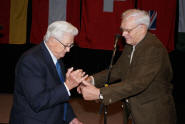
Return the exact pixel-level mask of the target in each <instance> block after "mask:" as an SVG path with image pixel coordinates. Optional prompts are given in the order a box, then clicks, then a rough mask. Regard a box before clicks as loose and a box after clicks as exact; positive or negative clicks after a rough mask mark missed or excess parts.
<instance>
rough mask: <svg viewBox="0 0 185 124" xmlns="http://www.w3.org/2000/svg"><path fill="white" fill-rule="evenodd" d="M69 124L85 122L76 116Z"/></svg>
mask: <svg viewBox="0 0 185 124" xmlns="http://www.w3.org/2000/svg"><path fill="white" fill-rule="evenodd" d="M69 124H83V123H82V122H80V121H79V120H78V119H77V118H74V119H73V120H72V121H71V122H70V123H69Z"/></svg>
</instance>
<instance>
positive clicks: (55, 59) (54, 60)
mask: <svg viewBox="0 0 185 124" xmlns="http://www.w3.org/2000/svg"><path fill="white" fill-rule="evenodd" d="M44 45H45V46H46V48H47V50H48V51H49V54H50V56H51V58H52V60H53V62H54V64H55V65H56V63H57V58H56V57H55V56H54V55H53V53H52V52H51V50H50V49H49V48H48V46H47V44H46V42H45V41H44Z"/></svg>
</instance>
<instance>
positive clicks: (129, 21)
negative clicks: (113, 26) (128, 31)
mask: <svg viewBox="0 0 185 124" xmlns="http://www.w3.org/2000/svg"><path fill="white" fill-rule="evenodd" d="M133 25H135V20H134V19H132V18H130V19H123V20H122V22H121V27H122V28H125V27H130V26H133Z"/></svg>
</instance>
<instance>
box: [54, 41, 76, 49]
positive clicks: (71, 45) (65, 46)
mask: <svg viewBox="0 0 185 124" xmlns="http://www.w3.org/2000/svg"><path fill="white" fill-rule="evenodd" d="M55 40H57V41H58V42H59V43H60V44H62V46H64V49H66V48H67V47H68V48H71V47H73V46H74V43H72V44H70V45H65V44H63V43H62V42H61V41H59V40H58V39H57V38H55Z"/></svg>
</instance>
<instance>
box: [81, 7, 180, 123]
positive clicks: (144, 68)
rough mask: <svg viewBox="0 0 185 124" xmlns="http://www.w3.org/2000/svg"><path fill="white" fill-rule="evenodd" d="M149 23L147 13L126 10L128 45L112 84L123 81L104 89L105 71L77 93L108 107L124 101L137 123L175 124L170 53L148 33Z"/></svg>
mask: <svg viewBox="0 0 185 124" xmlns="http://www.w3.org/2000/svg"><path fill="white" fill-rule="evenodd" d="M149 22H150V18H149V15H148V13H147V12H145V11H142V10H137V9H131V10H127V11H125V12H124V13H123V14H122V22H121V29H122V31H123V33H122V36H123V37H124V38H125V40H126V43H127V44H126V45H125V47H124V49H123V52H122V55H121V56H120V58H119V60H118V61H117V63H116V64H115V65H114V66H113V68H112V72H111V81H116V80H121V81H120V82H118V83H114V84H111V85H109V86H108V87H104V83H105V82H106V76H107V70H105V71H102V72H99V73H97V74H95V75H93V76H90V77H89V78H88V79H87V81H84V82H83V85H81V86H80V87H78V92H79V93H82V94H83V97H84V99H85V100H97V99H101V100H102V102H103V103H104V104H105V105H109V104H111V103H114V102H116V101H119V100H122V99H124V100H125V102H124V103H125V104H124V108H125V109H127V110H129V111H130V115H131V117H132V121H133V122H134V124H175V123H176V112H175V107H174V101H173V97H172V86H171V83H170V81H171V80H172V68H171V64H170V61H169V57H168V52H167V50H166V49H165V48H164V46H163V45H162V43H161V42H160V41H159V39H158V38H157V37H156V36H155V35H153V34H151V33H149V32H148V27H149ZM90 81H91V83H89V82H90ZM92 83H93V84H94V85H95V86H96V87H97V88H96V87H94V85H92ZM124 120H127V118H126V116H125V118H124ZM124 124H126V122H125V123H124Z"/></svg>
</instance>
